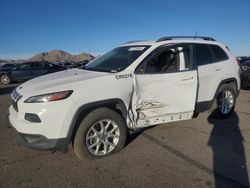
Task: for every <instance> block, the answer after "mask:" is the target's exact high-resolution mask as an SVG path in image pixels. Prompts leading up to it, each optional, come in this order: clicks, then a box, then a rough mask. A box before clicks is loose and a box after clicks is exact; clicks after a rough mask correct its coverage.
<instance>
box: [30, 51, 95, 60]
mask: <svg viewBox="0 0 250 188" xmlns="http://www.w3.org/2000/svg"><path fill="white" fill-rule="evenodd" d="M92 59H94V56H92V55H91V54H88V53H80V54H78V55H72V54H70V53H68V52H65V51H62V50H52V51H50V52H42V53H40V54H37V55H35V56H33V57H31V58H30V59H29V60H30V61H49V62H83V61H90V60H92Z"/></svg>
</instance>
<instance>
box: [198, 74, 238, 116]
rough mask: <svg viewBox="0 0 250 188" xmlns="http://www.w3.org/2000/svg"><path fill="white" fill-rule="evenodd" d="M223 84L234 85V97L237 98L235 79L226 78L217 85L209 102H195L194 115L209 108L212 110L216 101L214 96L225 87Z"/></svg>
mask: <svg viewBox="0 0 250 188" xmlns="http://www.w3.org/2000/svg"><path fill="white" fill-rule="evenodd" d="M225 84H234V88H235V94H236V97H238V95H239V90H238V82H237V79H236V78H233V77H232V78H227V79H224V80H222V81H221V82H220V83H219V85H218V86H217V89H216V90H215V93H214V96H213V98H212V99H211V100H210V101H202V102H196V104H195V110H194V112H195V113H200V112H204V111H207V110H209V109H210V108H212V106H213V103H214V101H215V100H216V96H217V94H218V92H219V90H220V88H221V87H222V86H223V85H225Z"/></svg>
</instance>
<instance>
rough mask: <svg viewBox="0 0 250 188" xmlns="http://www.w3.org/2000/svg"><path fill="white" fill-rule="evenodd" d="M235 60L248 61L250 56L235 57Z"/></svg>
mask: <svg viewBox="0 0 250 188" xmlns="http://www.w3.org/2000/svg"><path fill="white" fill-rule="evenodd" d="M237 60H238V61H239V64H242V63H244V62H245V61H249V60H250V57H249V56H239V57H237Z"/></svg>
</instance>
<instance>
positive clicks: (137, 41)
mask: <svg viewBox="0 0 250 188" xmlns="http://www.w3.org/2000/svg"><path fill="white" fill-rule="evenodd" d="M143 41H147V40H133V41H128V42H125V43H124V44H130V43H134V42H143Z"/></svg>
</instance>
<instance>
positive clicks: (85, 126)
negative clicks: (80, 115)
mask: <svg viewBox="0 0 250 188" xmlns="http://www.w3.org/2000/svg"><path fill="white" fill-rule="evenodd" d="M126 138H127V128H126V123H125V121H124V119H123V118H122V117H121V115H120V114H118V113H117V112H115V111H113V110H110V109H108V108H99V109H96V110H94V111H92V112H90V113H89V114H88V115H87V116H86V117H85V118H84V119H83V121H82V122H81V124H80V126H79V128H78V130H77V132H76V135H75V138H74V143H73V147H74V151H75V153H76V155H77V156H78V158H80V159H81V160H84V159H86V158H98V157H104V156H107V155H110V154H113V153H115V152H117V151H119V150H120V149H122V148H123V147H124V145H125V142H126Z"/></svg>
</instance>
